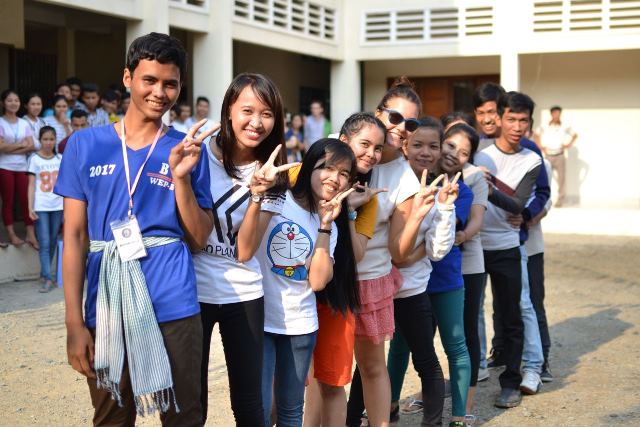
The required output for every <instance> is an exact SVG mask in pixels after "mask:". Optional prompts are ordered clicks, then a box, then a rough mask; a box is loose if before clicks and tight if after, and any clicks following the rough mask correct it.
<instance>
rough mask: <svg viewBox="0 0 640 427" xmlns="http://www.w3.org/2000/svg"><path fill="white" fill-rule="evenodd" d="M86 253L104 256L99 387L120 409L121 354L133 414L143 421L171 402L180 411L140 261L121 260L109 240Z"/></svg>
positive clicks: (152, 241) (152, 243) (156, 240)
mask: <svg viewBox="0 0 640 427" xmlns="http://www.w3.org/2000/svg"><path fill="white" fill-rule="evenodd" d="M142 241H143V243H144V246H145V247H146V248H152V247H156V246H163V245H167V244H169V243H173V242H177V241H179V239H177V238H173V237H144V238H143V239H142ZM89 250H90V251H91V252H103V254H102V262H101V263H100V278H99V284H98V303H97V305H96V339H95V348H96V352H95V370H96V375H97V377H98V380H97V384H98V388H103V389H106V390H108V391H109V392H111V396H112V398H113V399H114V400H116V401H117V402H118V404H119V405H120V406H122V397H121V395H120V377H121V375H122V368H123V365H124V355H125V353H126V354H127V362H128V364H129V376H130V378H131V385H132V388H133V395H134V399H135V404H136V411H137V413H138V414H139V415H141V416H144V415H145V414H152V413H154V412H155V411H156V410H158V411H160V412H167V411H168V410H169V407H170V406H171V401H173V404H174V406H175V410H176V412H179V411H180V410H179V408H178V404H177V402H176V398H175V392H174V390H173V379H172V377H171V365H170V364H169V357H168V356H167V350H166V349H165V347H164V340H163V338H162V333H161V332H160V327H159V326H158V322H157V320H156V316H155V313H154V311H153V305H152V304H151V297H150V296H149V291H148V289H147V283H146V281H145V278H144V275H143V273H142V269H141V268H140V261H139V260H133V261H126V262H122V261H120V255H119V253H118V249H117V247H116V243H115V241H113V240H112V241H109V242H105V241H94V240H92V241H91V243H90V247H89ZM125 349H126V351H125Z"/></svg>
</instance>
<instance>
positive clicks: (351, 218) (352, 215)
mask: <svg viewBox="0 0 640 427" xmlns="http://www.w3.org/2000/svg"><path fill="white" fill-rule="evenodd" d="M347 216H348V217H349V221H355V220H356V218H358V211H355V210H353V211H349V213H348V214H347Z"/></svg>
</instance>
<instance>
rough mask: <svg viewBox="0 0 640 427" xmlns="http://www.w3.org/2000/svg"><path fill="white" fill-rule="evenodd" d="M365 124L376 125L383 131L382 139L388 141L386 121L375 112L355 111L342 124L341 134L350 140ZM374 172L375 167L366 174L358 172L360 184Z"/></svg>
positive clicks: (368, 179) (365, 181) (369, 179)
mask: <svg viewBox="0 0 640 427" xmlns="http://www.w3.org/2000/svg"><path fill="white" fill-rule="evenodd" d="M365 125H369V126H375V127H377V128H378V129H380V131H381V132H382V140H383V141H386V139H387V128H386V127H385V125H384V123H382V121H380V119H378V118H377V117H376V116H375V115H373V113H362V112H361V113H353V114H352V115H350V116H349V117H347V120H345V121H344V123H343V124H342V128H340V136H342V135H344V137H345V138H347V141H350V140H351V138H353V137H354V136H355V135H357V134H358V133H359V132H360V131H361V130H362V128H364V127H365ZM372 172H373V168H372V169H371V170H370V171H369V172H367V173H366V174H361V173H360V172H358V175H357V180H358V182H360V184H365V183H368V182H369V181H371V173H372Z"/></svg>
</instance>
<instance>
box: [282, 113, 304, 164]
mask: <svg viewBox="0 0 640 427" xmlns="http://www.w3.org/2000/svg"><path fill="white" fill-rule="evenodd" d="M302 129H303V125H302V115H301V114H294V115H293V116H292V117H291V123H290V125H289V129H287V133H286V134H285V135H284V139H285V143H286V145H287V161H289V162H299V161H300V160H302V154H303V152H304V134H303V133H302Z"/></svg>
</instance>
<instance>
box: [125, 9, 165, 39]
mask: <svg viewBox="0 0 640 427" xmlns="http://www.w3.org/2000/svg"><path fill="white" fill-rule="evenodd" d="M139 4H140V7H141V8H142V10H141V12H142V13H141V14H140V15H141V16H142V20H140V21H127V49H128V48H129V45H131V42H133V41H134V40H135V39H136V38H138V37H140V36H144V35H145V34H149V33H151V32H156V33H163V34H169V0H140V1H139Z"/></svg>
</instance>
